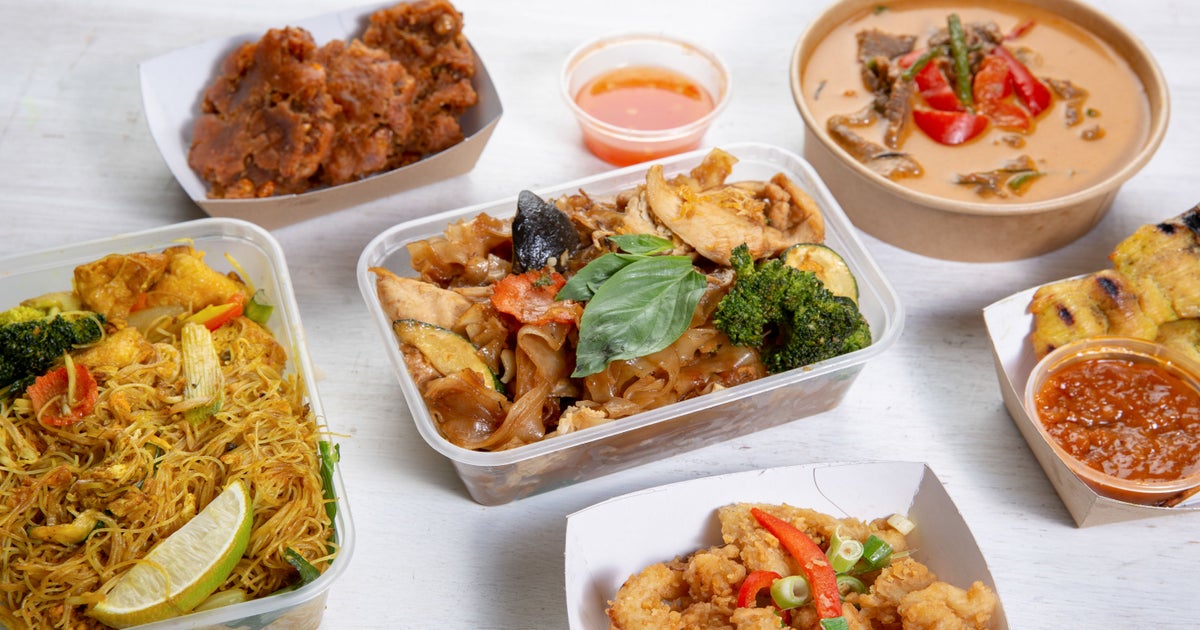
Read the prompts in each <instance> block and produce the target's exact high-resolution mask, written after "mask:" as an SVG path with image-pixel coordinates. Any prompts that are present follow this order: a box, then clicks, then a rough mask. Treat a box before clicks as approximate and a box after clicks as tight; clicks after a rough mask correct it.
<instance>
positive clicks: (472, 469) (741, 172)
mask: <svg viewBox="0 0 1200 630" xmlns="http://www.w3.org/2000/svg"><path fill="white" fill-rule="evenodd" d="M721 148H722V149H724V150H726V151H728V152H729V153H731V154H732V155H734V156H735V157H737V158H738V160H739V161H738V163H737V165H736V166H735V167H734V171H733V174H732V175H731V176H730V178H729V180H728V181H731V182H732V181H737V180H745V179H762V180H766V179H769V178H770V177H772V176H773V175H775V174H776V173H780V172H782V173H784V174H785V175H787V176H788V177H789V178H791V179H792V181H794V182H796V184H797V185H799V186H800V187H801V188H803V189H804V190H805V191H806V192H808V193H809V195H811V196H812V197H813V199H814V200H815V201H816V202H817V204H818V205H819V206H820V207H821V210H822V212H823V213H824V216H825V221H826V240H825V242H826V244H827V245H829V246H830V247H831V248H833V249H834V250H835V251H837V252H838V253H840V254H841V255H842V257H843V258H845V260H846V263H847V264H848V265H849V266H850V269H851V271H852V272H853V273H854V275H855V277H856V279H857V280H858V288H859V308H860V310H861V311H862V313H863V315H864V316H865V317H866V319H867V322H868V323H869V324H870V327H871V332H872V337H873V342H872V344H871V345H870V346H868V347H866V348H863V349H861V350H858V351H856V352H852V353H850V354H846V355H843V356H840V357H836V358H833V359H830V360H828V361H823V362H821V363H818V364H815V365H811V366H806V367H803V368H798V369H795V370H791V371H788V372H783V373H780V374H774V375H771V376H768V377H766V378H763V379H760V380H757V381H753V382H750V383H746V384H743V385H739V386H737V387H731V388H728V389H724V390H721V391H718V392H714V393H711V394H707V395H705V396H700V397H697V398H693V399H690V400H685V401H681V402H678V403H674V404H671V405H667V406H665V407H661V408H659V409H654V410H651V411H646V412H642V413H639V414H636V415H633V416H629V417H627V418H621V419H619V420H615V421H613V422H608V423H605V424H602V425H599V426H596V427H591V428H589V429H585V430H581V431H577V432H574V433H570V434H567V435H564V436H557V437H553V438H549V439H545V440H542V441H540V442H536V443H533V444H528V445H525V446H521V447H518V448H514V449H510V450H506V451H496V452H480V451H472V450H468V449H464V448H461V447H458V446H456V445H454V444H452V443H450V442H449V441H448V440H446V439H445V438H443V437H442V435H441V434H440V433H439V432H438V428H437V426H436V424H435V422H434V420H433V418H432V417H431V416H430V414H429V411H428V409H427V407H426V406H425V402H424V401H423V400H422V398H421V394H420V392H419V391H418V389H417V386H416V384H415V382H414V381H413V379H412V378H411V376H410V375H409V373H408V369H407V368H406V367H405V364H404V359H403V357H402V356H401V353H400V349H399V346H398V343H397V341H396V338H395V336H394V334H393V332H392V328H391V322H390V321H388V319H387V316H386V315H385V314H384V312H383V309H382V308H381V306H380V302H379V298H378V296H377V294H376V291H375V274H374V273H372V272H371V271H370V268H371V267H386V268H387V269H390V270H392V271H393V272H395V273H396V274H398V275H402V276H415V275H416V273H415V272H414V271H413V270H412V266H411V264H410V259H409V255H408V251H407V249H406V248H405V245H406V244H408V243H411V242H414V241H418V240H422V239H426V238H429V237H432V236H437V235H440V234H442V233H443V232H444V230H445V228H446V226H447V225H449V224H451V223H453V222H456V221H459V220H463V219H470V218H473V217H475V216H477V215H479V214H481V213H486V214H489V215H492V216H496V217H511V216H512V215H513V214H515V212H516V193H517V192H518V190H517V189H516V188H514V190H513V196H512V197H510V198H507V199H502V200H499V201H496V202H492V203H485V204H480V205H475V206H470V207H467V208H462V209H458V210H452V211H449V212H444V213H440V214H436V215H433V216H429V217H425V218H421V219H416V220H413V221H409V222H406V223H402V224H400V225H396V226H394V227H392V228H390V229H388V230H385V231H384V232H383V233H381V234H379V235H378V236H376V237H375V238H374V239H373V240H372V241H371V242H370V243H369V244H368V245H367V246H366V248H365V249H364V250H363V252H362V255H361V256H360V257H359V261H358V270H357V274H358V284H359V289H360V290H361V292H362V294H363V299H364V300H365V301H366V303H367V308H368V310H369V311H370V314H371V318H372V320H373V321H374V322H375V324H376V328H377V329H378V331H379V334H380V335H381V337H382V339H383V342H384V343H383V346H384V348H385V349H386V352H387V354H388V358H389V359H390V360H391V362H392V366H393V368H395V370H396V375H397V378H398V379H399V382H400V388H401V390H402V391H403V392H404V397H405V399H406V400H407V401H408V406H409V410H410V411H411V414H412V418H413V420H414V422H415V423H416V426H417V430H418V431H419V432H420V434H421V437H423V438H424V439H425V441H426V442H428V443H429V445H430V446H432V447H433V448H434V450H436V451H438V452H439V453H441V454H443V455H445V456H446V457H447V458H448V459H450V461H451V462H453V464H454V467H455V469H456V470H457V472H458V475H459V477H461V478H462V481H463V483H464V484H466V487H467V490H468V492H469V493H470V495H471V497H472V498H473V499H475V500H476V501H477V502H479V503H482V504H485V505H496V504H501V503H506V502H509V501H512V500H514V499H518V498H521V497H524V496H528V495H530V494H533V493H535V492H540V491H543V490H548V489H552V488H557V487H562V486H566V485H569V484H573V483H576V482H579V481H584V480H587V479H592V478H595V477H599V476H601V475H605V474H609V473H612V472H616V471H619V470H623V469H626V468H630V467H632V466H637V465H640V464H645V463H648V462H651V461H655V460H658V459H662V458H664V457H670V456H672V455H676V454H679V453H683V452H686V451H690V450H693V449H697V448H700V447H703V446H708V445H711V444H715V443H717V442H721V441H724V440H728V439H731V438H735V437H738V436H742V435H746V434H748V433H752V432H755V431H759V430H762V429H766V428H769V427H773V426H776V425H780V424H783V423H786V422H791V421H793V420H796V419H799V418H803V417H805V416H811V415H814V414H817V413H820V412H822V411H826V410H829V409H832V408H833V407H836V406H837V405H838V403H840V402H841V400H842V397H843V396H844V395H845V394H846V391H847V390H848V389H849V387H850V384H851V383H852V382H853V381H854V379H855V377H856V376H857V375H858V373H859V371H860V370H861V369H862V367H863V365H864V364H865V363H866V362H867V361H868V360H870V359H871V358H873V357H875V356H876V355H878V354H880V353H882V352H883V351H884V350H886V349H887V348H888V347H889V346H891V345H892V343H894V342H895V341H896V339H897V338H898V337H899V336H900V330H901V328H902V326H903V317H904V316H903V309H902V308H901V305H900V302H899V300H898V298H897V296H896V293H895V291H894V290H893V288H892V286H891V284H890V283H889V282H888V281H887V279H886V278H885V277H884V276H883V273H882V272H881V271H880V269H879V267H878V266H877V265H876V264H875V261H874V260H873V259H872V258H871V256H870V255H869V254H868V253H867V251H866V249H864V247H863V245H862V242H861V241H860V240H859V238H858V236H857V233H856V232H855V230H854V229H853V227H852V226H851V225H850V222H849V220H848V219H847V218H846V215H845V214H844V213H843V212H842V209H841V208H840V207H839V206H838V205H837V202H835V201H834V200H833V197H832V196H830V194H829V191H828V190H827V189H826V188H825V185H824V184H823V183H822V182H821V180H820V179H819V178H818V177H817V175H816V173H815V172H814V171H813V170H812V168H811V167H810V166H809V165H808V163H806V162H805V161H804V160H803V159H801V158H800V157H799V156H797V155H795V154H794V153H791V152H789V151H787V150H785V149H781V148H778V147H774V146H771V145H765V144H753V143H746V144H733V145H728V146H724V147H721ZM707 153H708V150H699V151H694V152H691V153H686V154H682V155H677V156H673V157H670V158H665V159H663V160H659V161H657V162H655V163H657V164H662V165H663V169H664V171H665V173H666V175H667V176H668V177H670V176H672V175H674V174H676V173H680V172H685V171H687V170H689V169H691V168H692V167H694V166H696V165H698V164H699V163H700V162H701V160H702V159H703V158H704V156H705V155H707ZM648 166H649V165H647V164H643V165H637V166H630V167H627V168H623V169H619V170H615V171H612V172H610V173H606V174H601V175H597V176H593V177H588V178H585V179H581V180H577V181H573V182H568V183H565V184H562V185H559V186H554V187H550V188H544V189H539V190H534V191H533V192H535V193H537V194H539V195H540V196H541V197H542V198H545V199H549V198H555V197H559V196H562V195H565V194H571V193H576V192H578V191H580V190H583V191H585V192H587V193H588V194H590V195H592V196H593V197H595V196H603V195H607V194H613V193H616V192H618V191H621V190H625V189H629V188H632V187H634V186H636V185H638V184H639V183H642V182H644V181H645V173H646V170H647V168H648Z"/></svg>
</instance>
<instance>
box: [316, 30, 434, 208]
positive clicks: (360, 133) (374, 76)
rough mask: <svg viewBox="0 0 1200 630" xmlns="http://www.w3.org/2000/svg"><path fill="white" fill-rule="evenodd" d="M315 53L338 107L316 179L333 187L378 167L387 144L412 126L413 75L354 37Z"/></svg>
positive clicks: (389, 146) (383, 162) (383, 161)
mask: <svg viewBox="0 0 1200 630" xmlns="http://www.w3.org/2000/svg"><path fill="white" fill-rule="evenodd" d="M316 58H317V62H318V63H320V64H321V65H323V66H325V72H326V86H327V88H328V90H329V95H330V96H331V97H332V98H333V101H334V102H335V103H336V104H337V105H338V107H339V111H338V113H337V115H335V116H334V119H333V122H334V140H333V146H332V147H331V149H330V151H329V156H328V158H327V159H326V160H325V162H324V163H323V164H322V167H321V171H320V173H319V181H320V183H322V184H326V185H330V186H336V185H338V184H344V183H346V182H351V181H354V180H356V179H360V178H362V177H365V176H367V175H370V174H372V173H376V172H378V171H381V170H383V169H384V168H386V167H387V162H388V155H389V153H390V152H391V149H392V146H393V144H395V143H396V142H398V141H401V139H403V138H407V137H408V136H409V133H410V132H411V131H412V127H413V117H412V113H411V112H410V111H409V105H410V104H411V103H412V100H413V96H414V95H415V93H416V80H415V79H413V77H412V75H410V74H409V73H408V71H407V70H405V68H404V65H403V64H401V63H400V62H398V61H394V60H392V58H391V57H389V56H388V54H387V53H385V52H383V51H381V50H377V49H374V48H369V47H367V46H366V45H365V44H363V43H362V42H361V41H359V40H353V41H351V42H350V43H349V44H347V43H345V42H343V41H341V40H334V41H331V42H329V43H328V44H326V45H324V46H322V47H321V49H320V50H319V51H317V57H316Z"/></svg>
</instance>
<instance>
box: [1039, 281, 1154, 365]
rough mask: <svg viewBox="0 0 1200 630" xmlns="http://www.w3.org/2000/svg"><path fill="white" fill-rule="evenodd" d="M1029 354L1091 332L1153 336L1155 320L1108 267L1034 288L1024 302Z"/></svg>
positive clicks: (1132, 289)
mask: <svg viewBox="0 0 1200 630" xmlns="http://www.w3.org/2000/svg"><path fill="white" fill-rule="evenodd" d="M1028 310H1029V312H1030V313H1031V314H1032V315H1033V332H1032V333H1031V334H1030V341H1031V342H1032V344H1033V350H1034V354H1035V356H1037V357H1038V358H1041V357H1044V356H1046V355H1047V354H1049V353H1050V352H1051V351H1052V350H1054V349H1055V348H1058V347H1060V346H1064V345H1066V344H1068V343H1070V342H1072V341H1074V340H1076V339H1082V338H1084V337H1093V336H1095V335H1105V334H1108V335H1123V336H1126V337H1137V338H1139V339H1154V337H1155V335H1156V334H1157V331H1158V324H1157V323H1156V322H1155V321H1154V319H1153V318H1152V317H1151V316H1149V315H1148V314H1147V313H1146V312H1145V311H1144V310H1143V309H1142V301H1141V299H1140V296H1139V294H1138V292H1137V291H1136V287H1135V286H1134V285H1133V282H1131V281H1130V280H1129V278H1127V277H1125V276H1124V275H1122V274H1121V273H1118V272H1117V271H1115V270H1112V269H1106V270H1104V271H1098V272H1096V273H1093V274H1089V275H1086V276H1083V277H1082V278H1074V279H1069V280H1062V281H1059V282H1054V283H1051V284H1047V285H1045V286H1042V287H1041V288H1039V289H1038V290H1037V291H1036V292H1035V293H1034V294H1033V299H1032V300H1031V301H1030V303H1029V309H1028Z"/></svg>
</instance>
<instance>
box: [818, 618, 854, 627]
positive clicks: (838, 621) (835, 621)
mask: <svg viewBox="0 0 1200 630" xmlns="http://www.w3.org/2000/svg"><path fill="white" fill-rule="evenodd" d="M821 630H850V623H849V622H847V621H846V618H845V617H830V618H829V619H822V620H821Z"/></svg>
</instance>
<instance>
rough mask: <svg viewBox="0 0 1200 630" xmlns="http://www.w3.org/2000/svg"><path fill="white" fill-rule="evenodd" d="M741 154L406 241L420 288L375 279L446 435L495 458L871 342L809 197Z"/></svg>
mask: <svg viewBox="0 0 1200 630" xmlns="http://www.w3.org/2000/svg"><path fill="white" fill-rule="evenodd" d="M736 162H737V159H736V158H735V157H734V156H732V155H730V154H729V153H727V152H725V151H722V150H720V149H714V150H713V151H711V152H710V153H709V154H708V155H707V156H706V157H705V158H704V160H703V161H702V162H701V164H699V165H698V166H697V167H695V168H694V169H693V170H692V171H690V172H688V173H682V174H678V175H675V176H673V177H670V178H668V176H667V175H666V174H664V172H663V168H662V166H661V165H653V166H650V168H649V170H648V171H647V173H646V176H645V181H644V182H643V183H640V184H638V185H637V186H635V187H633V188H630V189H627V190H622V191H619V192H617V193H615V194H611V195H607V196H593V195H591V194H589V193H588V192H587V191H579V192H577V193H575V194H569V195H564V196H562V197H560V198H557V199H553V200H549V201H547V200H543V199H541V198H540V197H538V196H537V195H535V194H533V193H531V192H528V191H524V192H522V193H521V194H520V196H519V197H518V200H517V207H516V214H515V216H514V217H513V218H511V219H507V218H497V217H493V216H489V215H487V214H480V215H478V216H476V217H474V218H471V219H466V220H462V221H459V222H456V223H454V224H451V225H450V226H448V228H447V229H446V230H445V232H444V234H442V235H440V236H435V237H433V238H429V239H425V240H421V241H415V242H412V243H409V244H408V245H407V248H408V253H409V255H410V257H411V261H412V266H413V268H414V269H415V270H416V272H417V273H418V274H419V277H416V278H414V277H404V276H400V275H397V274H396V273H395V272H393V271H391V270H388V269H384V268H373V269H372V271H373V272H374V273H375V274H376V289H377V292H378V295H379V298H380V303H381V305H382V307H383V309H384V312H385V313H386V315H387V316H388V317H389V319H390V320H391V321H392V322H393V330H394V332H395V334H396V336H397V339H398V341H399V343H400V348H401V353H402V355H403V357H404V360H405V363H406V365H407V368H408V372H409V374H410V375H411V376H412V378H413V380H414V381H415V383H416V385H417V387H418V389H419V391H420V392H421V395H422V397H423V399H424V402H425V404H426V405H427V407H428V409H429V412H430V414H431V416H432V417H433V418H434V420H435V422H436V424H437V426H438V428H439V431H440V432H441V434H442V435H443V436H444V437H445V438H446V439H447V440H449V441H450V442H452V443H453V444H455V445H458V446H461V447H464V448H469V449H476V450H489V451H492V450H501V449H508V448H514V447H518V446H521V445H524V444H529V443H533V442H537V441H539V440H542V439H543V438H546V437H551V436H555V435H564V434H567V433H570V432H573V431H578V430H581V429H586V428H589V427H592V426H595V425H599V424H601V423H605V422H609V421H612V420H616V419H619V418H624V417H627V416H630V415H633V414H636V413H638V412H641V411H646V410H649V409H654V408H657V407H662V406H664V405H667V404H670V403H674V402H677V401H680V400H685V399H689V398H693V397H696V396H700V395H703V394H707V393H710V392H713V391H716V390H718V389H721V388H726V387H732V386H735V385H738V384H741V383H746V382H749V381H753V380H755V379H758V378H762V377H764V376H767V375H769V374H772V373H778V372H784V371H787V370H792V369H796V368H800V367H801V366H806V365H810V364H813V363H816V362H819V361H823V360H825V359H829V358H831V357H835V356H839V355H842V354H845V353H848V352H852V351H854V350H858V349H860V348H863V347H866V346H868V345H869V344H870V343H871V332H870V330H869V328H868V324H867V321H866V319H865V318H864V317H863V316H862V314H861V313H860V312H859V310H858V305H857V299H858V294H857V285H856V282H855V279H854V276H853V275H852V273H851V271H850V269H849V268H848V267H847V265H846V263H845V262H844V261H843V260H842V258H841V257H840V256H839V255H838V254H837V253H836V252H834V251H833V250H832V249H830V248H828V247H826V246H825V245H823V244H822V241H823V240H824V236H825V223H824V219H823V217H822V215H821V211H820V209H819V208H818V207H817V205H816V203H815V202H814V201H813V200H812V199H811V198H810V197H809V196H808V195H807V194H806V193H805V192H804V191H803V190H801V189H800V188H799V187H798V186H797V185H796V184H795V183H794V182H792V181H791V180H789V179H788V178H787V177H786V176H785V175H783V174H782V173H780V174H776V175H775V176H774V177H772V178H771V179H770V180H769V181H738V182H727V181H726V180H727V179H728V178H729V176H730V175H731V173H732V171H733V167H734V164H735V163H736Z"/></svg>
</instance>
